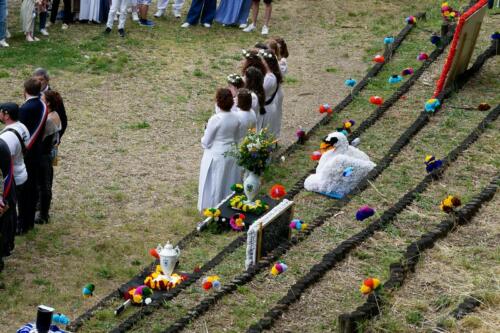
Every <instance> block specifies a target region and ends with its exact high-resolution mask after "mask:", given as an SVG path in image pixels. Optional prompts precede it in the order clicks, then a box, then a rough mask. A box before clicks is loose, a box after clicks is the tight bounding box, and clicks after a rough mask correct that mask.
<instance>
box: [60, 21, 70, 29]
mask: <svg viewBox="0 0 500 333" xmlns="http://www.w3.org/2000/svg"><path fill="white" fill-rule="evenodd" d="M68 28H69V25H67V24H66V23H63V25H62V26H61V29H63V30H66V29H68Z"/></svg>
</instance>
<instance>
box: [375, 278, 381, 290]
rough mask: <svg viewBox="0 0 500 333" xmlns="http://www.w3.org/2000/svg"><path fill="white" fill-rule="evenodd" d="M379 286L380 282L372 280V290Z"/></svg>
mask: <svg viewBox="0 0 500 333" xmlns="http://www.w3.org/2000/svg"><path fill="white" fill-rule="evenodd" d="M379 286H380V280H379V279H377V278H373V289H377V288H378V287H379Z"/></svg>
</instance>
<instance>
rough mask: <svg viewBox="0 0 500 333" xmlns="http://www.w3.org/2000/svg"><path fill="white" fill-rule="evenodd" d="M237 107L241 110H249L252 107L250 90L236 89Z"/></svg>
mask: <svg viewBox="0 0 500 333" xmlns="http://www.w3.org/2000/svg"><path fill="white" fill-rule="evenodd" d="M238 107H239V108H240V110H243V111H250V109H251V108H252V93H251V92H250V90H248V89H245V88H242V89H240V90H238Z"/></svg>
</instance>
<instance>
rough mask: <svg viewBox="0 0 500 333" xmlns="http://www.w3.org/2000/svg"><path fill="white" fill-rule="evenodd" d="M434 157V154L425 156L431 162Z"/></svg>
mask: <svg viewBox="0 0 500 333" xmlns="http://www.w3.org/2000/svg"><path fill="white" fill-rule="evenodd" d="M433 157H434V156H432V155H427V156H425V161H426V162H429V161H430V160H431V159H432V158H433Z"/></svg>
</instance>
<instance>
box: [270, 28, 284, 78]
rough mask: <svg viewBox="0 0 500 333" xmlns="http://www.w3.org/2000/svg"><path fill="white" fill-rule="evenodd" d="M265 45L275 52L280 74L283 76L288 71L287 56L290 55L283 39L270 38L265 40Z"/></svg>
mask: <svg viewBox="0 0 500 333" xmlns="http://www.w3.org/2000/svg"><path fill="white" fill-rule="evenodd" d="M267 47H268V48H270V49H271V50H273V51H274V53H275V54H276V58H278V62H279V65H280V70H281V75H282V76H283V77H285V75H286V74H287V72H288V63H287V58H288V56H289V55H290V54H289V53H288V46H287V45H286V42H285V40H284V39H283V38H281V37H278V38H273V39H270V40H268V41H267Z"/></svg>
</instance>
